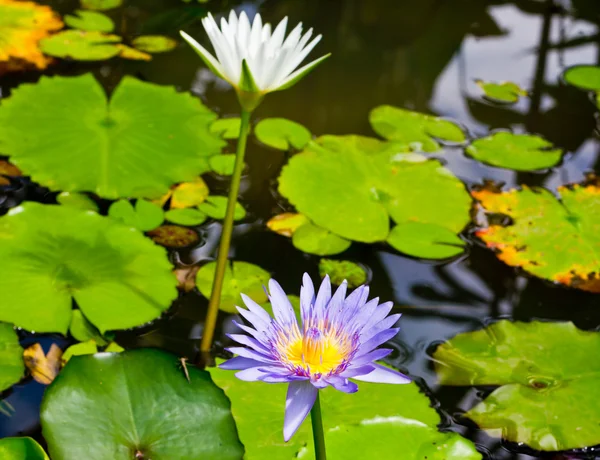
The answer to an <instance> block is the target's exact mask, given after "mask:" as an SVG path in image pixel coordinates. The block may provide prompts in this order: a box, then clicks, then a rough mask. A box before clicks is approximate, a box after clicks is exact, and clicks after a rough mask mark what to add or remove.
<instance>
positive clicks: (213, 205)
mask: <svg viewBox="0 0 600 460" xmlns="http://www.w3.org/2000/svg"><path fill="white" fill-rule="evenodd" d="M198 209H199V210H200V211H202V212H203V213H204V214H206V215H207V216H208V217H211V218H213V219H225V214H226V213H227V197H226V196H218V195H210V196H209V197H207V198H206V200H205V201H204V202H203V203H202V204H200V205H199V206H198ZM244 217H246V210H245V209H244V207H243V206H242V205H241V204H240V203H235V208H234V211H233V220H242V219H243V218H244Z"/></svg>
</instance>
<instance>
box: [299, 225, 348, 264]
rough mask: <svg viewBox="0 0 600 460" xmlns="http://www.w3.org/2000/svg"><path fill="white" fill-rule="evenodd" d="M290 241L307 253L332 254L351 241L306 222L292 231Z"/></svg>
mask: <svg viewBox="0 0 600 460" xmlns="http://www.w3.org/2000/svg"><path fill="white" fill-rule="evenodd" d="M292 243H293V244H294V246H295V247H296V248H297V249H300V250H301V251H303V252H307V253H309V254H316V255H318V256H332V255H335V254H339V253H341V252H344V251H345V250H346V249H348V248H349V247H350V245H351V244H352V241H349V240H347V239H346V238H342V237H341V236H339V235H336V234H335V233H331V232H330V231H329V230H327V229H324V228H322V227H319V226H318V225H314V224H313V223H312V222H308V223H306V224H304V225H301V226H300V227H298V228H297V229H296V230H295V231H294V233H293V235H292Z"/></svg>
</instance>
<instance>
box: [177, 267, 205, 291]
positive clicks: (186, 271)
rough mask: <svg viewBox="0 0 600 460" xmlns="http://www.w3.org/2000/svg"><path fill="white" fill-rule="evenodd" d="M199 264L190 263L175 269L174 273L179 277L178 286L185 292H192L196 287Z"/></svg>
mask: <svg viewBox="0 0 600 460" xmlns="http://www.w3.org/2000/svg"><path fill="white" fill-rule="evenodd" d="M199 268H200V266H198V265H189V266H187V267H180V268H176V269H175V270H173V273H174V274H175V276H176V277H177V281H178V283H179V284H178V285H177V287H178V288H179V289H181V290H182V291H184V292H191V291H193V290H194V288H195V287H196V273H198V269H199Z"/></svg>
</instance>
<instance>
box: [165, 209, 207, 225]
mask: <svg viewBox="0 0 600 460" xmlns="http://www.w3.org/2000/svg"><path fill="white" fill-rule="evenodd" d="M165 219H167V220H168V221H169V222H173V223H174V224H177V225H185V226H195V225H200V224H202V223H203V222H204V221H205V220H206V214H204V213H203V212H202V211H198V210H197V209H193V208H184V209H171V210H170V211H167V212H166V213H165Z"/></svg>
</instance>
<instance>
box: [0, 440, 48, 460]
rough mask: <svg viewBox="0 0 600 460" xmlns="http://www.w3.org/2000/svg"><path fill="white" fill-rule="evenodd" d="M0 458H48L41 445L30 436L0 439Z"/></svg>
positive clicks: (31, 459)
mask: <svg viewBox="0 0 600 460" xmlns="http://www.w3.org/2000/svg"><path fill="white" fill-rule="evenodd" d="M0 458H2V459H3V460H48V456H47V455H46V452H44V449H42V446H40V445H39V444H38V443H37V442H35V441H34V440H33V439H31V438H3V439H0Z"/></svg>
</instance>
